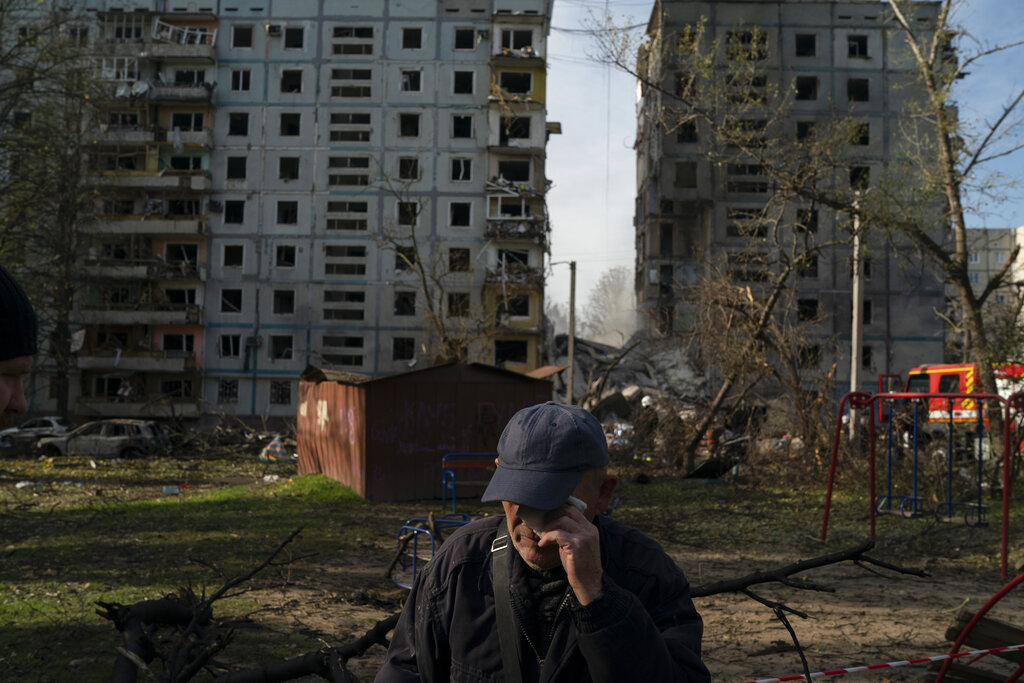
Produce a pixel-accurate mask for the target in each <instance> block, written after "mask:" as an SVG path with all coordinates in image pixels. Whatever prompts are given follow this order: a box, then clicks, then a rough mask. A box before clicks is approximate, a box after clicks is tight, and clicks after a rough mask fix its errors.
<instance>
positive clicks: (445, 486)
mask: <svg viewBox="0 0 1024 683" xmlns="http://www.w3.org/2000/svg"><path fill="white" fill-rule="evenodd" d="M497 457H498V454H497V453H448V454H447V455H445V456H444V457H443V458H441V507H442V508H446V507H447V500H448V494H449V492H450V493H451V498H452V513H456V512H457V511H458V500H457V497H456V494H455V491H456V487H457V486H458V485H463V486H465V485H473V486H477V487H481V488H482V487H484V486H487V483H488V482H489V481H490V479H491V477H490V475H491V473H493V472H494V460H495V458H497ZM460 471H462V472H466V473H469V472H473V471H476V472H485V473H486V474H487V476H486V477H481V476H479V475H478V476H475V477H469V478H464V479H463V480H462V481H458V480H457V478H456V472H460Z"/></svg>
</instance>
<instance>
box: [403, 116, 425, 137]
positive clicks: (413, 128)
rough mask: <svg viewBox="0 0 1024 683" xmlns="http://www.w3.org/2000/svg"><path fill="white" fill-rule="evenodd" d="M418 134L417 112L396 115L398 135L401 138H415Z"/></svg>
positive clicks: (418, 121)
mask: <svg viewBox="0 0 1024 683" xmlns="http://www.w3.org/2000/svg"><path fill="white" fill-rule="evenodd" d="M419 135H420V115H419V114H399V115H398V136H399V137H402V138H415V137H419Z"/></svg>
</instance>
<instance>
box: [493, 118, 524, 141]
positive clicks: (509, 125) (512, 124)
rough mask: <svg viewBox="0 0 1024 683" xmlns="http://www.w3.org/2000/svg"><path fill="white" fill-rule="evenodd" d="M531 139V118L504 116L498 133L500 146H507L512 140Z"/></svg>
mask: <svg viewBox="0 0 1024 683" xmlns="http://www.w3.org/2000/svg"><path fill="white" fill-rule="evenodd" d="M529 137H530V117H529V116H502V117H501V126H500V129H499V131H498V144H500V145H502V146H506V145H509V144H513V145H514V144H515V143H514V142H513V143H510V142H509V141H510V140H528V139H529Z"/></svg>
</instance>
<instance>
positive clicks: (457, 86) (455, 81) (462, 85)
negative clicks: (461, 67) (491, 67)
mask: <svg viewBox="0 0 1024 683" xmlns="http://www.w3.org/2000/svg"><path fill="white" fill-rule="evenodd" d="M475 83H476V73H475V72H473V71H456V72H454V73H453V74H452V94H454V95H472V94H473V90H474V88H475Z"/></svg>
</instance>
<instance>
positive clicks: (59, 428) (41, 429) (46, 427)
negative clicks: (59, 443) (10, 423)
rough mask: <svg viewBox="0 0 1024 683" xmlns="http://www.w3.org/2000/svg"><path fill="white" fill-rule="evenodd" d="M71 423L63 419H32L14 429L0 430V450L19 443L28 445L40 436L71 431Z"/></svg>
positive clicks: (49, 417) (48, 417)
mask: <svg viewBox="0 0 1024 683" xmlns="http://www.w3.org/2000/svg"><path fill="white" fill-rule="evenodd" d="M71 426H72V425H71V423H70V422H68V421H67V420H65V419H64V418H63V417H51V416H47V417H34V418H32V419H30V420H25V421H24V422H22V423H21V424H20V425H18V426H16V427H9V428H7V429H4V430H0V448H4V447H7V446H10V445H12V444H13V445H16V444H19V443H28V442H31V441H34V440H35V439H38V438H39V437H41V436H51V435H53V434H63V433H64V432H66V431H68V430H69V429H71Z"/></svg>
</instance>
